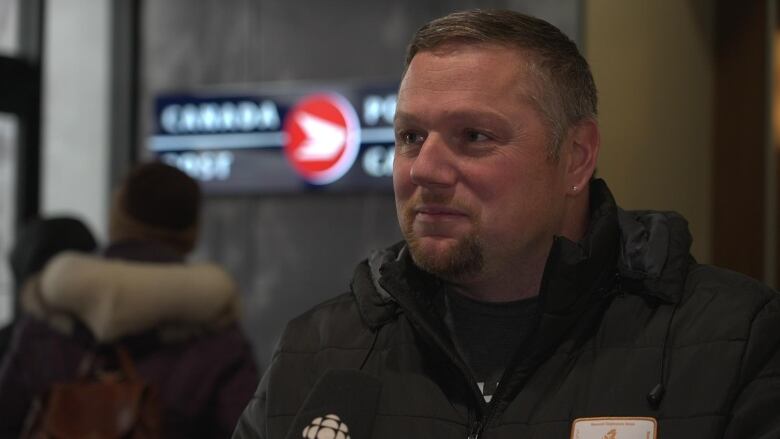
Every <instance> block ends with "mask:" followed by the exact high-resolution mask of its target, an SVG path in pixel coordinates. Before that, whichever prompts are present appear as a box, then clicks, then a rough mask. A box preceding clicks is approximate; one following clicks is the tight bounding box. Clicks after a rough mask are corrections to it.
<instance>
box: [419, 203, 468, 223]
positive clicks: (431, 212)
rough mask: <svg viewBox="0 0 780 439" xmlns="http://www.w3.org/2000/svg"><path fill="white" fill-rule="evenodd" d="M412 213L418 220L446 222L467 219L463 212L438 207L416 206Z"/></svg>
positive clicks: (447, 207) (451, 208)
mask: <svg viewBox="0 0 780 439" xmlns="http://www.w3.org/2000/svg"><path fill="white" fill-rule="evenodd" d="M413 212H414V214H415V216H416V217H417V218H418V219H422V220H425V219H430V220H437V219H438V220H446V219H458V218H467V217H468V214H467V213H466V212H465V211H464V210H461V209H457V208H453V207H449V206H440V205H422V206H418V207H415V208H414V209H413Z"/></svg>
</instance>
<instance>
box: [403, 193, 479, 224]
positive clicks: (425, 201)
mask: <svg viewBox="0 0 780 439" xmlns="http://www.w3.org/2000/svg"><path fill="white" fill-rule="evenodd" d="M423 206H437V207H444V208H447V209H452V210H455V211H458V212H460V213H463V214H464V215H466V216H468V217H474V216H475V209H474V208H473V207H472V206H471V205H470V204H468V203H464V202H462V201H459V200H454V199H453V198H452V197H451V196H449V195H442V194H436V193H434V194H431V193H428V194H426V193H423V194H418V195H415V196H414V197H412V198H410V199H409V200H407V201H406V203H404V211H405V212H404V213H405V216H406V217H407V218H412V217H414V215H415V213H416V211H417V210H418V209H419V208H421V207H423Z"/></svg>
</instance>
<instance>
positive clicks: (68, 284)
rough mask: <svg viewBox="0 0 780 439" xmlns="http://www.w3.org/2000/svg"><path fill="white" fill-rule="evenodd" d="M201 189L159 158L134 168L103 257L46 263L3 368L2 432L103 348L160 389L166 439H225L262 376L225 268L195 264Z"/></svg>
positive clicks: (116, 205)
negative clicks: (191, 256)
mask: <svg viewBox="0 0 780 439" xmlns="http://www.w3.org/2000/svg"><path fill="white" fill-rule="evenodd" d="M200 203H201V193H200V188H199V186H198V184H197V182H196V181H194V180H193V179H192V178H190V177H189V176H188V175H186V174H184V173H183V172H181V171H179V170H178V169H176V168H173V167H171V166H168V165H164V164H161V163H155V162H153V163H145V164H141V165H139V166H137V167H136V168H135V169H133V170H132V171H131V172H130V173H129V174H128V175H127V176H126V178H125V179H124V181H123V183H122V184H121V186H120V187H119V189H118V190H117V191H116V192H115V194H114V198H113V202H112V208H111V212H110V217H109V240H110V242H109V244H108V246H107V247H106V248H105V249H104V250H103V251H102V252H101V254H100V255H84V254H78V253H69V252H65V253H62V254H60V255H59V256H57V257H55V258H54V259H52V260H51V261H50V262H49V263H48V264H47V265H46V267H45V268H44V270H43V272H42V274H41V276H40V277H39V280H38V281H37V282H36V286H35V288H34V291H35V294H33V295H32V296H31V297H30V300H29V301H25V302H29V303H26V305H25V311H26V312H27V318H25V319H23V320H22V321H21V322H20V323H19V324H18V327H17V328H16V330H15V332H14V337H13V340H12V344H11V349H10V350H9V352H8V355H7V356H6V358H5V360H4V362H3V363H2V365H0V413H2V414H3V415H2V416H0V437H15V436H16V435H18V434H19V431H20V430H21V429H22V427H23V425H22V424H23V422H24V419H25V415H26V413H27V412H28V410H29V409H30V405H31V402H32V401H33V400H34V399H35V398H38V397H40V396H41V395H42V394H44V393H45V392H46V390H47V389H48V388H49V387H50V385H51V384H52V383H54V382H56V381H64V380H72V379H73V378H74V377H75V376H76V375H77V368H78V366H79V363H80V362H81V361H82V360H83V359H84V358H85V356H86V355H89V354H90V353H93V352H100V351H101V349H105V347H107V346H116V345H121V346H122V347H124V348H126V350H127V351H128V352H129V353H130V354H131V357H132V358H133V361H134V362H135V367H136V368H137V370H138V374H139V375H140V376H141V377H142V378H143V379H144V380H145V381H146V382H148V383H150V384H151V385H153V386H155V387H156V388H157V391H158V392H159V394H160V399H161V403H162V405H163V412H162V422H163V437H165V438H225V437H229V436H230V432H231V431H232V429H233V427H234V426H235V423H236V420H237V419H238V416H239V414H240V412H241V409H242V408H243V407H244V406H245V405H246V403H247V401H248V400H249V398H250V396H251V394H252V388H253V387H255V385H256V383H257V381H258V369H257V366H256V364H255V361H254V357H253V354H252V351H251V348H250V345H249V343H248V340H247V339H246V338H245V336H244V334H243V332H242V330H241V328H240V326H239V322H238V316H239V307H238V305H239V303H238V299H239V298H238V292H237V287H236V284H235V282H234V281H233V279H232V278H231V277H230V275H229V274H228V273H227V272H225V271H224V270H223V269H222V268H220V267H218V266H216V265H214V264H207V263H188V262H187V261H185V258H186V255H187V254H188V253H190V252H191V251H192V249H193V248H194V247H195V243H196V239H197V236H198V222H199V210H200Z"/></svg>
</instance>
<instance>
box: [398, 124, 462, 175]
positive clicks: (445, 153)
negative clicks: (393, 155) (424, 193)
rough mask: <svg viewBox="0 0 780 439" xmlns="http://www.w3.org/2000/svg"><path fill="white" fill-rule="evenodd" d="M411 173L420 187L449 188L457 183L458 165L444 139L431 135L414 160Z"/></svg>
mask: <svg viewBox="0 0 780 439" xmlns="http://www.w3.org/2000/svg"><path fill="white" fill-rule="evenodd" d="M409 173H410V178H411V180H412V182H413V183H414V184H416V185H418V186H423V187H429V188H435V187H448V186H452V185H454V184H455V182H456V181H457V163H456V161H455V157H454V155H453V153H452V150H451V149H450V148H449V147H448V145H447V143H446V142H445V141H444V139H442V138H441V137H440V136H438V135H434V134H430V135H428V137H427V138H426V139H425V142H424V143H423V144H422V146H421V147H420V150H419V152H418V154H417V156H416V157H415V158H414V161H413V163H412V166H411V169H410V171H409Z"/></svg>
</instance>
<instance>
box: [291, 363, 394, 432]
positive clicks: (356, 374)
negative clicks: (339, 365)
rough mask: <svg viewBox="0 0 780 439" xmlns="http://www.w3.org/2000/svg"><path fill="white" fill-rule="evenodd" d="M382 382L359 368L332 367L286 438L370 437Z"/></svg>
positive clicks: (318, 381) (299, 414) (315, 387)
mask: <svg viewBox="0 0 780 439" xmlns="http://www.w3.org/2000/svg"><path fill="white" fill-rule="evenodd" d="M381 391H382V382H381V381H380V380H379V379H377V378H375V377H373V376H371V375H369V374H367V373H365V372H361V371H359V370H354V369H352V370H350V369H331V370H328V371H326V372H325V373H324V374H323V375H322V376H321V377H320V379H319V380H317V382H316V383H315V384H314V387H313V388H312V390H311V392H309V395H308V396H307V397H306V400H305V401H304V402H303V406H302V407H301V409H300V410H299V411H298V414H297V415H295V419H293V422H292V425H291V427H290V430H289V431H288V432H287V436H286V438H287V439H369V438H370V437H371V431H372V428H373V426H374V417H375V416H376V408H377V405H378V404H379V394H380V393H381Z"/></svg>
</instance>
